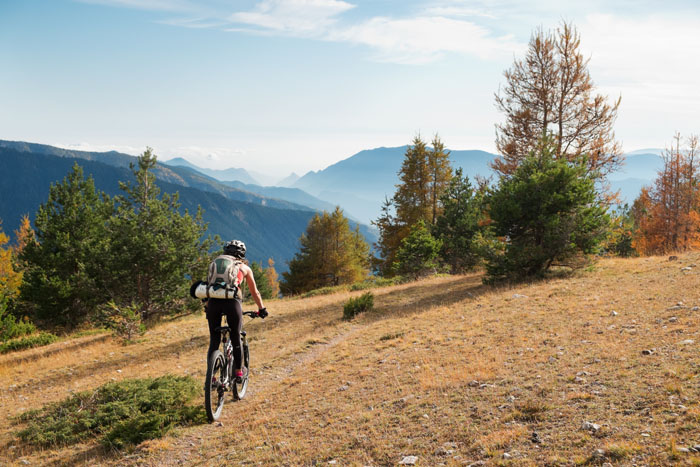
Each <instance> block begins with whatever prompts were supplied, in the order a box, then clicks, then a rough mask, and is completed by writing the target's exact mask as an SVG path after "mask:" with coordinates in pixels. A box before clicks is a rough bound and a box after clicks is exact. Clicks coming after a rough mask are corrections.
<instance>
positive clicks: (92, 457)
mask: <svg viewBox="0 0 700 467" xmlns="http://www.w3.org/2000/svg"><path fill="white" fill-rule="evenodd" d="M696 262H697V263H699V264H700V256H698V255H697V254H690V255H681V256H680V260H679V261H673V262H669V261H667V259H666V258H661V257H653V258H640V259H629V260H621V259H607V260H603V261H601V262H599V263H598V264H597V265H596V267H595V269H594V270H593V271H589V272H581V273H579V274H577V275H575V276H574V277H570V278H564V279H557V280H552V281H548V282H536V283H533V284H526V285H520V286H517V287H497V288H492V287H486V286H483V285H481V282H480V277H479V276H478V275H476V274H474V275H467V276H459V277H443V278H434V279H430V280H425V281H421V282H417V283H412V284H404V285H401V286H396V287H388V288H383V289H376V290H374V294H375V308H376V309H375V311H372V312H369V313H366V314H364V315H361V316H359V317H357V318H355V319H354V320H353V321H350V322H346V321H343V320H342V319H341V317H342V305H343V302H344V301H345V300H347V298H348V297H350V296H356V295H359V294H361V293H363V292H362V291H360V292H353V293H348V292H343V293H338V294H334V295H328V296H319V297H313V298H308V299H296V300H282V301H276V302H271V303H270V304H269V307H268V308H269V309H270V311H271V313H272V316H271V317H270V318H269V319H268V320H265V321H259V320H255V321H254V322H251V323H249V325H248V326H247V329H248V331H249V335H250V336H251V338H252V342H251V358H252V367H253V368H252V379H251V386H250V392H249V394H248V396H247V397H246V399H245V400H244V401H242V402H238V403H233V402H227V405H226V406H225V407H224V415H223V417H222V426H217V425H203V426H195V427H190V428H186V429H180V430H178V431H177V432H176V433H174V434H172V435H171V436H168V437H166V438H165V439H163V440H155V441H150V442H146V443H143V444H142V445H141V446H138V447H137V448H135V449H134V450H133V451H131V452H128V453H108V452H104V451H102V450H101V449H100V448H98V447H96V446H95V445H93V444H89V443H88V444H84V445H79V446H72V447H67V448H63V449H55V450H40V451H37V450H33V449H31V448H29V447H27V446H23V445H21V444H20V443H18V442H17V441H16V440H15V439H14V438H13V436H12V431H13V430H16V429H17V427H16V426H13V424H12V422H11V420H10V418H9V417H11V416H12V415H16V414H18V413H20V412H22V411H23V410H25V409H27V408H30V407H36V406H41V405H43V404H45V403H47V402H51V401H55V400H59V399H62V398H64V397H65V396H67V395H68V394H69V393H70V392H71V391H77V390H84V389H88V388H93V387H96V386H99V385H101V384H103V383H105V382H107V381H110V380H112V379H122V378H127V377H141V376H156V375H161V374H164V373H175V374H192V375H195V376H196V377H197V378H200V379H203V377H204V370H205V367H204V366H205V361H204V360H205V359H204V357H205V351H206V346H207V339H208V337H207V330H206V321H205V320H204V317H203V315H198V316H190V317H187V318H184V319H180V320H177V321H173V322H170V323H165V324H163V325H161V326H159V327H157V328H155V329H153V330H151V331H149V332H148V333H147V335H146V338H145V339H144V340H143V342H141V343H138V344H134V345H130V346H121V345H120V344H119V343H117V342H116V341H114V340H112V339H111V338H108V337H107V338H106V337H102V336H90V337H86V338H81V339H77V340H75V341H69V342H61V343H57V344H54V345H52V346H49V347H47V348H44V349H35V350H31V351H27V352H21V353H15V354H9V355H4V356H0V391H1V392H0V410H2V411H3V412H4V413H5V414H6V415H7V417H4V418H3V420H2V422H1V424H0V464H4V463H11V462H13V461H14V462H17V461H19V460H20V459H28V460H30V461H31V462H32V463H44V464H50V463H56V464H75V463H90V464H120V465H121V464H134V465H175V464H186V465H217V464H223V463H224V462H227V463H233V464H235V465H253V464H262V465H321V464H326V465H327V463H328V462H329V461H336V464H337V465H377V466H378V465H395V464H397V463H398V462H399V461H400V460H401V459H402V458H403V457H404V456H408V455H414V456H418V464H419V465H439V464H445V465H462V464H467V465H468V464H469V463H472V462H475V461H479V460H481V461H486V463H488V464H500V463H503V464H509V463H510V464H515V465H567V464H569V465H570V464H574V463H585V462H597V463H602V462H612V463H622V464H639V465H645V464H646V465H672V464H675V465H677V464H684V463H685V464H689V465H692V463H693V462H698V459H697V458H694V457H693V456H694V454H693V453H684V452H682V451H679V449H678V448H679V447H687V446H693V445H695V444H700V415H699V414H700V404H699V402H700V355H699V353H698V346H699V344H700V335H699V329H700V327H699V324H700V312H699V311H694V310H693V307H694V306H700V268H695V267H693V269H692V270H691V271H690V272H688V271H683V272H682V271H681V270H680V269H681V268H682V267H685V266H689V265H690V264H694V263H696ZM678 302H683V304H682V305H681V306H680V307H678V308H675V309H671V308H672V307H673V306H675V305H676V304H677V303H678ZM613 311H614V312H615V313H613ZM688 340H692V341H694V342H693V343H692V344H691V343H683V342H687V341H688ZM643 350H651V351H652V352H651V355H643V354H642V351H643ZM584 421H590V422H592V423H596V424H598V425H600V429H599V430H598V431H597V432H595V433H594V432H591V431H589V430H584V429H582V424H583V422H584ZM535 433H536V434H535ZM669 446H672V447H673V448H672V449H671V448H669ZM596 449H603V450H605V453H606V456H607V457H606V458H605V459H599V458H596V457H595V456H593V453H594V452H595V450H596ZM504 453H508V455H509V456H510V457H508V456H506V457H504Z"/></svg>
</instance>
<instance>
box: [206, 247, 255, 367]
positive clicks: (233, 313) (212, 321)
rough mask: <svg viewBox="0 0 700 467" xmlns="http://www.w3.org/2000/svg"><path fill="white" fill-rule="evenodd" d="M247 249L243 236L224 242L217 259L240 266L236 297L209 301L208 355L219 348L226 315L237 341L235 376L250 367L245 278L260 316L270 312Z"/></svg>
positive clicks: (232, 334) (207, 310)
mask: <svg viewBox="0 0 700 467" xmlns="http://www.w3.org/2000/svg"><path fill="white" fill-rule="evenodd" d="M245 252H246V247H245V243H243V242H242V241H240V240H231V241H230V242H227V243H226V244H225V245H224V250H223V255H221V256H219V257H217V258H216V259H215V260H214V263H215V262H216V261H217V260H219V259H223V260H224V261H227V260H228V259H230V260H232V261H233V262H234V265H235V266H236V267H237V268H238V273H237V275H236V277H235V278H234V280H235V284H234V285H235V286H236V287H237V292H236V298H234V299H218V298H210V299H209V300H208V301H207V305H206V313H207V321H208V323H209V351H208V352H207V358H209V357H210V356H211V354H212V353H213V352H214V351H215V350H216V349H218V348H219V343H220V342H221V332H220V331H218V330H217V329H216V328H218V327H219V326H221V316H222V315H226V321H227V322H228V325H229V327H230V328H231V343H232V344H233V358H234V364H235V367H236V370H235V377H236V378H239V379H240V378H243V376H244V372H247V371H248V369H247V368H243V349H242V347H241V326H242V324H243V307H242V306H241V300H242V299H243V295H242V293H241V289H240V284H241V283H242V282H243V279H245V280H246V283H247V284H248V289H249V290H250V293H251V295H252V296H253V300H255V303H256V304H257V305H258V316H259V317H261V318H265V317H266V316H267V314H268V313H267V309H266V308H265V305H263V301H262V297H261V296H260V291H259V290H258V286H257V285H256V284H255V278H254V277H253V270H252V269H250V267H249V266H248V261H247V260H246V259H245ZM214 263H212V266H210V270H211V267H215V265H214ZM210 280H211V278H209V277H208V278H207V281H210Z"/></svg>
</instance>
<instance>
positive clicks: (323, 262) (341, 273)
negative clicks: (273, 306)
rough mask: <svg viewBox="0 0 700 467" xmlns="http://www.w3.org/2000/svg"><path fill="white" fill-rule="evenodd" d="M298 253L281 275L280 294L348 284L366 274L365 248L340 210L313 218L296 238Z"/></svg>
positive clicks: (367, 254) (364, 243)
mask: <svg viewBox="0 0 700 467" xmlns="http://www.w3.org/2000/svg"><path fill="white" fill-rule="evenodd" d="M300 243H301V249H300V251H299V252H297V254H296V255H295V256H294V258H292V260H291V261H290V262H289V271H288V272H285V273H282V277H283V282H282V283H281V284H280V286H281V288H282V291H283V292H284V293H292V294H294V293H301V292H306V291H308V290H312V289H317V288H319V287H325V286H333V285H340V284H351V283H353V282H357V281H360V280H362V279H364V278H365V277H366V276H367V274H368V273H369V246H368V245H367V243H366V242H365V240H364V238H363V237H362V234H361V233H360V231H359V227H357V228H355V230H352V229H350V223H349V222H348V220H347V218H346V217H345V216H344V215H343V211H342V209H340V207H336V208H335V210H334V211H333V212H332V213H327V212H323V214H316V215H315V216H314V217H313V218H312V219H311V221H309V225H308V226H307V228H306V232H305V233H303V234H302V236H301V238H300Z"/></svg>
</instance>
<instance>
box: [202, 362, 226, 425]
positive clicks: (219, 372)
mask: <svg viewBox="0 0 700 467" xmlns="http://www.w3.org/2000/svg"><path fill="white" fill-rule="evenodd" d="M227 378H228V376H227V371H226V359H225V358H224V354H222V353H221V351H220V350H215V351H214V353H212V354H211V357H210V358H209V361H208V363H207V379H206V381H205V383H204V408H205V409H206V411H207V418H208V419H209V422H210V423H211V422H214V421H216V420H218V419H219V417H220V416H221V411H222V410H223V408H224V399H225V397H224V395H225V392H226V388H225V386H224V385H225V384H226V382H227Z"/></svg>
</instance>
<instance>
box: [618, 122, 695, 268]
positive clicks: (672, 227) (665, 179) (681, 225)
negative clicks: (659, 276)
mask: <svg viewBox="0 0 700 467" xmlns="http://www.w3.org/2000/svg"><path fill="white" fill-rule="evenodd" d="M680 140H681V138H680V135H676V147H675V148H672V149H669V150H666V151H665V152H664V154H663V159H664V166H663V169H662V170H661V171H660V172H659V174H658V177H657V178H656V180H655V182H654V184H653V186H651V187H645V188H644V189H642V192H641V194H640V195H639V197H638V198H637V200H636V201H635V202H634V206H633V207H632V211H633V214H634V217H635V220H636V224H637V229H636V234H635V238H634V241H633V245H634V248H635V249H636V250H637V251H638V252H639V253H640V254H645V255H651V254H665V253H669V252H677V251H684V250H691V249H696V248H698V247H700V185H698V176H699V175H700V174H699V173H698V162H699V161H698V137H697V136H691V137H690V138H689V139H688V147H687V148H686V149H681V148H680Z"/></svg>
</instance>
